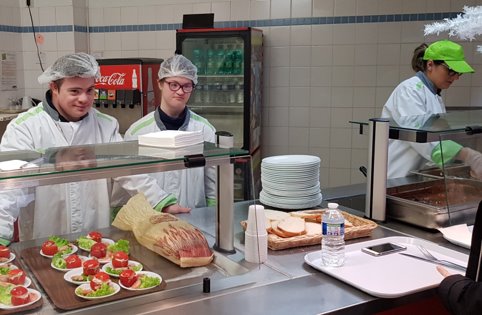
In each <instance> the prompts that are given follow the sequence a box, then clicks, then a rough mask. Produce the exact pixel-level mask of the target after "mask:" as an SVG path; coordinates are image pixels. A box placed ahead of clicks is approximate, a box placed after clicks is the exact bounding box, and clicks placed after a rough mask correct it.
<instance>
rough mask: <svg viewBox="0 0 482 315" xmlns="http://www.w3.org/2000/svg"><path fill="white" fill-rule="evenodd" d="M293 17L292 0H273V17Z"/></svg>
mask: <svg viewBox="0 0 482 315" xmlns="http://www.w3.org/2000/svg"><path fill="white" fill-rule="evenodd" d="M289 17H291V0H276V1H271V16H270V18H272V19H283V18H289Z"/></svg>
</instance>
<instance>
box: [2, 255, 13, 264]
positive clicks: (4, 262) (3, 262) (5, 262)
mask: <svg viewBox="0 0 482 315" xmlns="http://www.w3.org/2000/svg"><path fill="white" fill-rule="evenodd" d="M14 259H15V254H14V253H10V257H9V258H8V259H7V260H5V261H2V262H0V266H1V265H4V264H8V263H9V262H11V261H12V260H14Z"/></svg>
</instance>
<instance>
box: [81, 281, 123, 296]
mask: <svg viewBox="0 0 482 315" xmlns="http://www.w3.org/2000/svg"><path fill="white" fill-rule="evenodd" d="M109 285H110V286H111V287H113V288H114V292H113V293H111V294H108V295H104V296H85V295H82V294H79V293H77V290H91V288H90V284H89V283H84V284H81V285H79V286H78V287H77V288H76V289H75V295H77V296H78V297H80V298H82V299H86V300H98V299H103V298H106V297H109V296H113V295H114V294H116V293H118V292H119V291H120V287H119V285H118V284H117V283H115V282H112V281H111V282H110V283H109Z"/></svg>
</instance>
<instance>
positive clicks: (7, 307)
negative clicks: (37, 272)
mask: <svg viewBox="0 0 482 315" xmlns="http://www.w3.org/2000/svg"><path fill="white" fill-rule="evenodd" d="M27 290H28V293H29V295H30V296H33V297H34V298H33V299H32V300H31V301H29V302H28V303H25V304H22V305H16V306H13V305H8V304H3V303H0V309H2V310H14V309H17V308H21V307H25V306H29V305H32V304H33V303H35V302H37V301H38V300H40V298H41V297H42V295H41V294H40V292H39V291H37V290H35V289H29V288H27Z"/></svg>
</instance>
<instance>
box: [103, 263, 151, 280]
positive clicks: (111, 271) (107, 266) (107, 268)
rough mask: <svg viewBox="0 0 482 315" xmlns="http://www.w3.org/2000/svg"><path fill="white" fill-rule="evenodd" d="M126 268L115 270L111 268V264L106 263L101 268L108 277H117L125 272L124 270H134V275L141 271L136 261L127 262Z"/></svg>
mask: <svg viewBox="0 0 482 315" xmlns="http://www.w3.org/2000/svg"><path fill="white" fill-rule="evenodd" d="M127 266H128V267H125V268H118V269H115V268H114V267H113V266H112V262H108V263H106V264H105V265H104V266H102V271H104V272H105V273H107V274H108V275H109V276H112V277H117V278H118V277H119V274H120V273H121V272H122V271H123V270H125V269H132V270H134V271H135V272H136V273H137V272H139V271H141V270H142V268H143V266H142V264H141V263H140V262H138V261H134V260H129V262H128V264H127Z"/></svg>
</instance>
